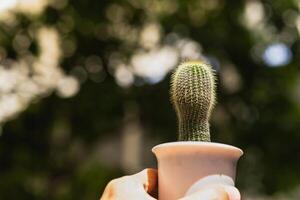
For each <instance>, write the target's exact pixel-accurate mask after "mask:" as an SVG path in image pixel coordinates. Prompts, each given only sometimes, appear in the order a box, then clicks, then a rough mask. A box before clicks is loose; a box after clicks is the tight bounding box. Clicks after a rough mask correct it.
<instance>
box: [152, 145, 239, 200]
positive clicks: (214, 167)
mask: <svg viewBox="0 0 300 200" xmlns="http://www.w3.org/2000/svg"><path fill="white" fill-rule="evenodd" d="M152 152H153V153H154V154H155V156H156V158H157V162H158V177H159V178H158V187H159V188H158V194H159V200H175V199H179V198H181V197H183V196H184V195H185V194H186V192H187V190H188V189H189V188H190V187H191V186H192V185H193V184H194V183H195V182H196V181H198V180H199V179H201V178H204V177H206V176H209V175H225V176H228V177H230V178H232V180H235V174H236V164H237V161H238V159H239V158H240V156H241V155H242V154H243V152H242V150H241V149H239V148H236V147H234V146H231V145H226V144H220V143H212V142H192V141H187V142H171V143H164V144H160V145H157V146H155V147H153V149H152Z"/></svg>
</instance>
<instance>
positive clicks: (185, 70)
mask: <svg viewBox="0 0 300 200" xmlns="http://www.w3.org/2000/svg"><path fill="white" fill-rule="evenodd" d="M171 101H172V103H173V106H174V108H175V111H176V114H177V118H178V140H179V141H206V142H208V141H210V133H209V118H210V115H211V112H212V109H213V107H214V104H215V102H216V97H215V75H214V71H213V69H212V67H211V66H210V65H208V64H206V63H204V62H202V61H199V62H198V61H195V62H184V63H182V64H180V65H179V66H178V67H177V69H176V70H175V72H174V74H173V75H172V80H171Z"/></svg>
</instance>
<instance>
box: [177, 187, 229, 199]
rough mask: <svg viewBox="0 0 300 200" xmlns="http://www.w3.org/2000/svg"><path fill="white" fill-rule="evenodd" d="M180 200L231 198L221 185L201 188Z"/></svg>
mask: <svg viewBox="0 0 300 200" xmlns="http://www.w3.org/2000/svg"><path fill="white" fill-rule="evenodd" d="M180 200H231V198H230V197H229V194H228V193H227V192H226V191H225V189H224V188H223V187H221V186H219V187H209V188H203V189H201V190H199V191H197V192H195V193H193V194H191V195H189V196H186V197H183V198H181V199H180Z"/></svg>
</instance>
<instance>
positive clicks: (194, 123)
mask: <svg viewBox="0 0 300 200" xmlns="http://www.w3.org/2000/svg"><path fill="white" fill-rule="evenodd" d="M215 82H216V80H215V74H214V71H213V69H212V67H211V66H210V65H209V64H207V63H205V62H202V61H193V62H191V61H189V62H184V63H182V64H180V65H179V66H178V67H177V69H176V70H175V72H174V74H173V75H172V81H171V91H170V94H171V101H172V104H173V106H174V109H175V111H176V114H177V119H178V140H179V141H177V142H170V143H164V144H160V145H157V146H155V147H154V148H153V149H152V151H153V153H154V154H155V156H156V158H157V161H158V177H159V199H160V200H173V199H179V198H181V197H183V196H185V194H187V193H189V192H191V191H192V190H195V187H196V186H197V181H199V180H201V179H202V180H203V179H205V181H206V182H207V183H211V182H217V183H223V184H234V180H235V173H236V163H237V161H238V159H239V158H240V156H241V155H242V154H243V152H242V150H240V149H239V148H236V147H234V146H231V145H226V144H220V143H213V142H210V131H209V119H210V116H211V113H212V110H213V108H214V105H215V102H216V95H215ZM198 185H201V184H198Z"/></svg>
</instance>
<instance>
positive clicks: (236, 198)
mask: <svg viewBox="0 0 300 200" xmlns="http://www.w3.org/2000/svg"><path fill="white" fill-rule="evenodd" d="M223 188H224V190H225V191H226V192H227V194H228V196H229V199H230V200H240V199H241V194H240V192H239V190H238V189H237V188H236V187H234V186H231V185H224V186H223Z"/></svg>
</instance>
